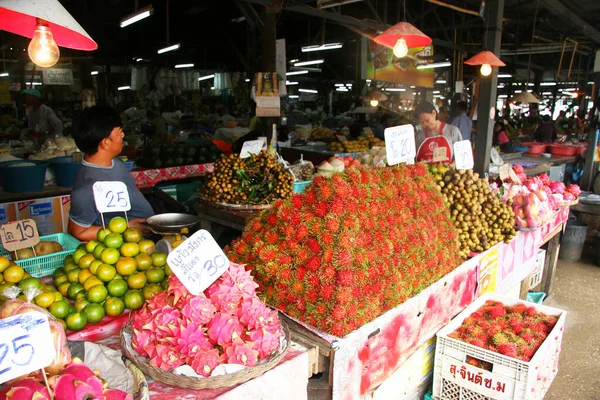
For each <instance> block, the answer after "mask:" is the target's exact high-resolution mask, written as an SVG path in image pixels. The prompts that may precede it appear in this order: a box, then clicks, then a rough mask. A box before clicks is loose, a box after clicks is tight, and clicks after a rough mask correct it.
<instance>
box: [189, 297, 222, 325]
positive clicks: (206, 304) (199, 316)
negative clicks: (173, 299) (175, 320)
mask: <svg viewBox="0 0 600 400" xmlns="http://www.w3.org/2000/svg"><path fill="white" fill-rule="evenodd" d="M216 311H217V310H216V308H215V306H213V305H212V303H211V302H210V300H209V299H208V298H206V296H204V294H202V293H201V294H200V295H199V296H189V297H188V298H187V299H186V302H185V305H184V306H183V308H182V309H181V313H182V314H183V316H184V317H186V318H187V319H188V320H189V321H191V322H193V323H195V324H197V325H205V324H207V323H208V322H209V321H210V320H211V319H212V317H213V315H214V313H215V312H216Z"/></svg>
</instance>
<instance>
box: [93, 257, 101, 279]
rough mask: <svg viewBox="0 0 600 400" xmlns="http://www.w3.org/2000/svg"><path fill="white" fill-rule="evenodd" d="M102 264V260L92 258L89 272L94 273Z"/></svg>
mask: <svg viewBox="0 0 600 400" xmlns="http://www.w3.org/2000/svg"><path fill="white" fill-rule="evenodd" d="M101 265H102V260H94V261H92V263H91V264H90V272H91V273H92V274H94V275H96V273H97V272H98V267H99V266H101Z"/></svg>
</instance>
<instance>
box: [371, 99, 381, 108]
mask: <svg viewBox="0 0 600 400" xmlns="http://www.w3.org/2000/svg"><path fill="white" fill-rule="evenodd" d="M369 104H371V107H377V106H378V105H379V100H376V99H371V101H370V102H369Z"/></svg>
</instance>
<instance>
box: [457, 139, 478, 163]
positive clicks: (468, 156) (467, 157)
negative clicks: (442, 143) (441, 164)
mask: <svg viewBox="0 0 600 400" xmlns="http://www.w3.org/2000/svg"><path fill="white" fill-rule="evenodd" d="M454 160H455V161H456V169H471V168H473V165H475V163H474V162H473V149H472V148H471V141H470V140H461V141H460V142H456V143H454Z"/></svg>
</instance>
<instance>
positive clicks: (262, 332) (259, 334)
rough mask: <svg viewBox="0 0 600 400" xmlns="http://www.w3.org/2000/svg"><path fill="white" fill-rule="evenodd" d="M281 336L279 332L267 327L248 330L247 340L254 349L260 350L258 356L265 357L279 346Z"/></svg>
mask: <svg viewBox="0 0 600 400" xmlns="http://www.w3.org/2000/svg"><path fill="white" fill-rule="evenodd" d="M279 336H280V334H279V332H275V333H274V332H269V331H268V330H266V329H265V328H259V329H254V330H252V331H250V332H248V333H247V335H246V340H247V341H248V342H249V343H250V345H251V346H252V348H253V349H254V350H257V351H258V357H259V358H260V359H263V358H265V357H269V356H270V355H271V354H272V353H273V352H274V351H275V350H276V349H278V348H279Z"/></svg>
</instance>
